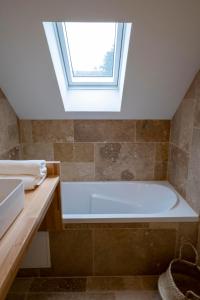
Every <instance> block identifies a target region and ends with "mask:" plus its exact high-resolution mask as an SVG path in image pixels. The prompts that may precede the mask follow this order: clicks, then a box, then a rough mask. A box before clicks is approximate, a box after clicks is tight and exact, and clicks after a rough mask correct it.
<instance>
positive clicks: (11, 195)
mask: <svg viewBox="0 0 200 300" xmlns="http://www.w3.org/2000/svg"><path fill="white" fill-rule="evenodd" d="M23 207H24V185H23V182H22V180H19V179H0V238H1V237H2V236H3V235H4V233H5V232H6V230H7V229H8V228H9V226H10V225H11V224H12V223H13V221H14V220H15V219H16V217H17V216H18V214H19V213H20V212H21V211H22V209H23Z"/></svg>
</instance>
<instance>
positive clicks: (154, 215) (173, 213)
mask: <svg viewBox="0 0 200 300" xmlns="http://www.w3.org/2000/svg"><path fill="white" fill-rule="evenodd" d="M61 197H62V212H63V220H64V222H65V223H78V222H79V223H80V222H85V223H89V222H94V223H97V222H109V223H110V222H145V221H146V222H154V221H155V222H168V221H171V222H180V221H183V222H195V221H198V215H197V214H196V213H195V212H194V210H193V209H192V208H191V207H190V206H189V205H188V204H187V202H186V201H185V200H184V199H183V198H182V197H181V196H180V195H179V194H178V193H177V192H176V191H175V190H174V189H173V188H172V186H171V185H170V184H169V183H167V182H160V181H159V182H158V181H155V182H149V181H146V182H145V181H138V182H137V181H135V182H125V181H115V182H62V183H61Z"/></svg>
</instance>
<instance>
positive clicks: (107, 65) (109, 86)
mask: <svg viewBox="0 0 200 300" xmlns="http://www.w3.org/2000/svg"><path fill="white" fill-rule="evenodd" d="M43 26H44V31H45V34H46V38H47V43H48V47H49V51H50V54H51V58H52V62H53V67H54V71H55V75H56V79H57V83H58V87H59V91H60V95H61V99H62V102H63V106H64V110H65V111H66V112H119V111H120V110H121V104H122V97H123V89H124V82H125V74H126V64H127V58H128V49H129V41H130V37H131V34H132V33H131V32H132V30H131V26H132V24H131V23H114V22H107V23H104V22H43Z"/></svg>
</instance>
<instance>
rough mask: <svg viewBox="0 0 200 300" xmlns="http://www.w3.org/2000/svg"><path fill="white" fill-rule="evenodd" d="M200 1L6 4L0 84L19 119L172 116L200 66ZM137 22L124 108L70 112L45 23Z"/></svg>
mask: <svg viewBox="0 0 200 300" xmlns="http://www.w3.org/2000/svg"><path fill="white" fill-rule="evenodd" d="M199 12H200V1H199V0H167V1H166V0H148V1H147V0H123V1H122V0H101V1H97V0H62V1H61V0H57V1H54V0H52V1H50V0H37V1H36V0H35V1H31V0H29V1H24V0H12V1H11V0H3V1H1V9H0V86H1V87H2V89H3V91H4V92H5V94H6V95H7V97H8V99H9V100H10V103H11V104H12V106H13V107H14V109H15V111H16V112H17V114H18V116H19V117H20V118H26V119H63V118H71V119H72V118H74V119H76V118H81V119H85V118H86V119H87V118H92V119H94V118H96V119H98V118H102V119H105V118H108V119H132V118H133V119H168V118H171V117H172V116H173V114H174V112H175V111H176V108H177V107H178V105H179V103H180V101H181V99H182V98H183V95H184V93H185V92H186V90H187V88H188V86H189V84H190V82H191V80H192V78H193V76H194V74H195V73H196V72H197V70H198V69H199V68H200V55H199V53H200V39H199V36H200V18H199ZM53 20H66V21H127V22H133V36H132V38H131V42H130V51H129V56H128V64H127V66H128V67H127V72H126V80H125V87H124V95H123V102H122V111H121V112H119V113H118V112H116V113H88V112H84V113H73V112H68V113H66V112H64V109H63V104H62V100H61V97H60V94H59V89H58V85H57V81H56V77H55V73H54V69H53V65H52V61H51V57H50V54H49V50H48V46H47V42H46V37H45V34H44V30H43V26H42V21H53Z"/></svg>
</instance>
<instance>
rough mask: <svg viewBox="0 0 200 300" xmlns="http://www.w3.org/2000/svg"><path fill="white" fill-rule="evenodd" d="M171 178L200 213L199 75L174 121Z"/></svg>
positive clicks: (198, 74) (171, 140)
mask: <svg viewBox="0 0 200 300" xmlns="http://www.w3.org/2000/svg"><path fill="white" fill-rule="evenodd" d="M168 177H169V181H170V182H171V183H172V184H173V185H174V186H175V187H176V189H177V190H178V191H179V192H180V193H181V194H182V195H183V196H184V197H185V198H186V200H187V201H188V202H189V204H190V205H191V206H192V207H193V208H194V209H195V210H196V211H197V212H198V213H200V72H198V73H197V75H196V76H195V78H194V81H193V82H192V84H191V86H190V88H189V90H188V92H187V94H186V95H185V97H184V99H183V100H182V102H181V104H180V106H179V108H178V110H177V111H176V114H175V115H174V117H173V119H172V127H171V137H170V155H169V170H168Z"/></svg>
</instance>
